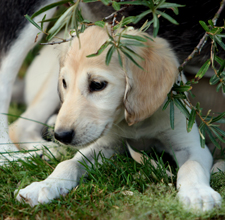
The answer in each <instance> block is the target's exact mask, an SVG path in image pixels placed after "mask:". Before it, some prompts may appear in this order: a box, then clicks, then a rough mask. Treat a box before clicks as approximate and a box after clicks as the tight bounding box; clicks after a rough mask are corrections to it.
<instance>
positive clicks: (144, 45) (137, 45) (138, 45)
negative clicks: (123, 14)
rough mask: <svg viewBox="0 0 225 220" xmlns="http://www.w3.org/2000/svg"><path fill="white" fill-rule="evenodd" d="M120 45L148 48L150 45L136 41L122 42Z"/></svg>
mask: <svg viewBox="0 0 225 220" xmlns="http://www.w3.org/2000/svg"><path fill="white" fill-rule="evenodd" d="M120 43H121V44H122V45H124V46H134V47H148V45H146V44H143V43H141V42H139V41H135V40H121V41H120Z"/></svg>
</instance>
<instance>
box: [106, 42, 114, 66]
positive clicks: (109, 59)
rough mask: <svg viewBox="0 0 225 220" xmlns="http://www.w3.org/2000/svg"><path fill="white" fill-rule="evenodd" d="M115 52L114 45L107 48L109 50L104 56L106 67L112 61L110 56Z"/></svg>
mask: <svg viewBox="0 0 225 220" xmlns="http://www.w3.org/2000/svg"><path fill="white" fill-rule="evenodd" d="M115 50H116V47H115V46H114V45H113V46H111V47H110V48H109V50H108V52H107V54H106V58H105V63H106V65H107V66H108V65H109V63H110V61H111V59H112V55H113V53H114V51H115Z"/></svg>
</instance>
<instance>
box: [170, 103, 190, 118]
mask: <svg viewBox="0 0 225 220" xmlns="http://www.w3.org/2000/svg"><path fill="white" fill-rule="evenodd" d="M174 103H175V105H176V106H177V108H178V109H179V110H180V111H181V112H182V113H183V114H184V115H185V117H186V118H189V117H190V113H189V111H188V110H187V108H186V106H185V105H184V104H183V103H182V102H181V101H180V100H179V99H174Z"/></svg>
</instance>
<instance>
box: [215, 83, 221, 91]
mask: <svg viewBox="0 0 225 220" xmlns="http://www.w3.org/2000/svg"><path fill="white" fill-rule="evenodd" d="M222 85H223V83H222V82H221V83H219V84H218V86H217V87H216V91H217V92H219V91H220V89H221V87H222Z"/></svg>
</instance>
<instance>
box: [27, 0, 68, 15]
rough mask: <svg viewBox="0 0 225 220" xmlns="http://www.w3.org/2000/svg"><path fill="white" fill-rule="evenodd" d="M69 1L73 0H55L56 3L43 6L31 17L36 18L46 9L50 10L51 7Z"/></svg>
mask: <svg viewBox="0 0 225 220" xmlns="http://www.w3.org/2000/svg"><path fill="white" fill-rule="evenodd" d="M68 2H71V1H70V0H66V1H59V2H55V3H52V4H49V5H46V6H45V7H43V8H41V9H40V10H38V11H36V12H35V13H34V14H32V16H31V19H33V18H35V17H36V16H38V15H39V14H42V13H43V12H45V11H48V10H49V9H51V8H54V7H56V6H59V5H63V4H66V3H68Z"/></svg>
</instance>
